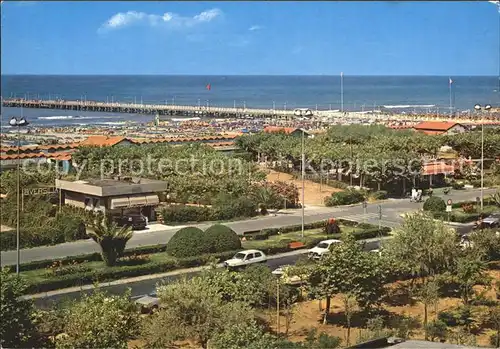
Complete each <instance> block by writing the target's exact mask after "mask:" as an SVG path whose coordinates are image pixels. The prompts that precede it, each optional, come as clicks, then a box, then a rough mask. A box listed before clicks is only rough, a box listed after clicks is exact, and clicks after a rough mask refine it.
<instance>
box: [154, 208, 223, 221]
mask: <svg viewBox="0 0 500 349" xmlns="http://www.w3.org/2000/svg"><path fill="white" fill-rule="evenodd" d="M162 215H163V221H164V222H166V223H167V222H168V223H186V222H203V221H210V220H213V219H214V217H215V215H214V211H213V209H212V208H210V207H205V206H189V205H171V206H167V207H165V208H164V209H163V211H162Z"/></svg>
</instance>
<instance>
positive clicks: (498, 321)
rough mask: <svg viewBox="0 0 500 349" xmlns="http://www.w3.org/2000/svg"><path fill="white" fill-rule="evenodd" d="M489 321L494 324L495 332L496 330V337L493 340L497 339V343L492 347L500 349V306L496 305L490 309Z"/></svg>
mask: <svg viewBox="0 0 500 349" xmlns="http://www.w3.org/2000/svg"><path fill="white" fill-rule="evenodd" d="M489 320H490V322H491V324H492V328H493V330H495V332H496V333H495V335H494V336H492V338H494V339H495V342H494V343H493V341H492V343H491V344H492V345H494V346H495V348H500V305H496V306H494V307H492V308H491V309H490V313H489Z"/></svg>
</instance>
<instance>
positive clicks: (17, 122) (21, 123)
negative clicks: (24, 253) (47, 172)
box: [9, 117, 29, 274]
mask: <svg viewBox="0 0 500 349" xmlns="http://www.w3.org/2000/svg"><path fill="white" fill-rule="evenodd" d="M9 125H10V126H12V127H17V190H16V193H17V214H16V217H17V219H16V253H17V259H16V274H19V266H20V263H21V252H20V248H19V247H20V230H19V216H20V214H19V210H20V203H19V199H20V193H19V191H20V186H21V184H20V182H21V167H20V165H21V149H20V148H21V132H20V130H21V127H25V126H28V125H29V122H28V121H27V120H26V119H25V118H24V117H21V118H20V119H19V120H18V119H17V118H15V117H13V118H12V119H10V121H9Z"/></svg>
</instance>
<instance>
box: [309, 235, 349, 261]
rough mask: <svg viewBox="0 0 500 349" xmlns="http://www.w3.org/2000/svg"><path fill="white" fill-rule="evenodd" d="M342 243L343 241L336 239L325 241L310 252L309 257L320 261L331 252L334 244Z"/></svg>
mask: <svg viewBox="0 0 500 349" xmlns="http://www.w3.org/2000/svg"><path fill="white" fill-rule="evenodd" d="M341 242H342V241H340V240H336V239H330V240H323V241H321V242H320V243H319V244H317V245H316V246H315V247H313V248H311V249H310V250H309V251H308V252H309V253H308V256H309V258H312V259H320V258H321V257H322V256H324V255H325V254H326V253H329V252H330V246H332V245H333V244H340V243H341Z"/></svg>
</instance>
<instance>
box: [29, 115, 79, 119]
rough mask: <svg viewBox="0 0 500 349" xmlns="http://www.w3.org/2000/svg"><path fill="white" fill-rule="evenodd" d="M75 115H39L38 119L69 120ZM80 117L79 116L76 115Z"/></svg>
mask: <svg viewBox="0 0 500 349" xmlns="http://www.w3.org/2000/svg"><path fill="white" fill-rule="evenodd" d="M74 117H75V116H73V115H60V116H59V115H56V116H39V117H37V119H38V120H67V119H73V118H74ZM76 117H78V116H76Z"/></svg>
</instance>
